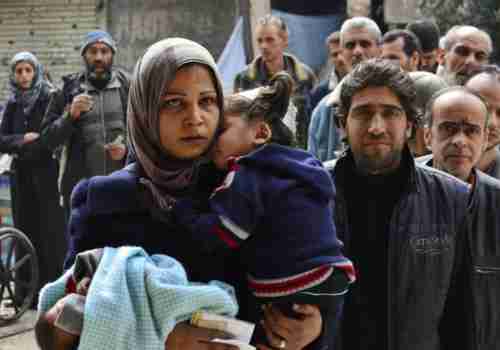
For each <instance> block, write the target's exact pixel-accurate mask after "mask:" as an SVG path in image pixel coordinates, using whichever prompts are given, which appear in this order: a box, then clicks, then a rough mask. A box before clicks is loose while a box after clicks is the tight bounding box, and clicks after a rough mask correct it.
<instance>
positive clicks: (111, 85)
mask: <svg viewBox="0 0 500 350" xmlns="http://www.w3.org/2000/svg"><path fill="white" fill-rule="evenodd" d="M79 80H80V83H81V86H82V88H84V89H86V90H87V91H97V89H96V88H95V87H94V86H93V85H92V84H90V83H89V82H88V81H86V80H85V74H82V75H80V77H79ZM120 87H121V84H120V80H119V79H118V77H117V76H116V72H115V71H114V70H113V71H111V79H110V80H109V82H108V84H107V85H106V87H105V88H104V89H103V90H107V89H119V88H120Z"/></svg>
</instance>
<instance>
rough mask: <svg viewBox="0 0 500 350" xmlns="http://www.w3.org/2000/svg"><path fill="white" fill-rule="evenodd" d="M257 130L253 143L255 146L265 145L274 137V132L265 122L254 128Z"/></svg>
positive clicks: (257, 123)
mask: <svg viewBox="0 0 500 350" xmlns="http://www.w3.org/2000/svg"><path fill="white" fill-rule="evenodd" d="M253 127H254V128H255V134H254V140H253V143H254V145H255V146H260V145H264V144H266V143H268V142H269V140H271V137H272V136H273V132H272V130H271V127H270V126H269V124H267V123H266V122H264V121H259V122H256V124H255V125H254V126H253Z"/></svg>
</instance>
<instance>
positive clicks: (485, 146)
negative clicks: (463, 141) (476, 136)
mask: <svg viewBox="0 0 500 350" xmlns="http://www.w3.org/2000/svg"><path fill="white" fill-rule="evenodd" d="M489 136H490V132H489V128H488V127H486V130H484V141H483V147H481V152H484V151H486V148H487V147H488V138H489Z"/></svg>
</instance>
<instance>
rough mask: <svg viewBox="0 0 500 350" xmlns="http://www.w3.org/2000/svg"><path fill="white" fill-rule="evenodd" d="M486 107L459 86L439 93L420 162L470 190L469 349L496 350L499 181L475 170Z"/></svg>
mask: <svg viewBox="0 0 500 350" xmlns="http://www.w3.org/2000/svg"><path fill="white" fill-rule="evenodd" d="M488 118H489V114H488V106H487V104H486V102H485V101H484V100H483V99H482V97H480V95H478V94H476V93H475V92H472V91H471V90H468V89H466V88H464V87H460V86H455V87H451V88H447V89H444V90H441V91H440V92H438V93H437V94H436V95H434V96H433V98H432V99H431V101H430V102H429V104H428V108H427V113H426V119H427V122H428V124H429V125H428V127H429V129H430V130H429V131H430V132H429V137H430V145H431V148H432V155H431V156H425V157H422V159H420V161H422V162H424V163H425V164H427V165H430V166H433V167H435V168H437V169H440V170H443V171H445V172H447V173H450V174H452V175H454V176H456V177H458V178H460V179H462V180H463V181H466V182H467V183H468V184H469V185H470V197H469V201H468V206H469V208H468V209H469V213H470V225H471V228H470V230H469V237H468V245H469V247H470V256H471V259H472V264H471V268H470V273H469V278H470V281H471V285H472V300H473V305H474V310H473V313H472V315H473V322H474V324H473V326H472V327H471V329H472V330H473V331H474V334H473V335H474V336H473V341H474V347H473V348H474V349H499V348H500V301H499V298H498V295H500V216H498V213H499V212H500V181H498V180H497V179H494V178H492V177H490V176H489V175H486V174H484V173H483V172H481V171H480V170H478V169H477V168H476V167H477V164H478V162H479V160H480V159H481V157H482V154H483V150H484V149H485V148H486V147H487V144H488V143H487V126H488Z"/></svg>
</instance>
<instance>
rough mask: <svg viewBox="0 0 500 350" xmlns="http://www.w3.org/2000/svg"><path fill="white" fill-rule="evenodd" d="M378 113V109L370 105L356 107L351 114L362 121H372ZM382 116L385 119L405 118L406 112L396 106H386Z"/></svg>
mask: <svg viewBox="0 0 500 350" xmlns="http://www.w3.org/2000/svg"><path fill="white" fill-rule="evenodd" d="M375 115H376V110H375V109H374V108H372V107H370V106H362V107H357V108H354V109H353V110H352V111H351V112H350V113H349V116H350V117H351V118H352V119H354V120H357V121H359V122H362V123H366V124H369V123H371V121H372V119H373V117H374V116H375ZM380 116H381V117H382V119H383V120H385V121H395V120H399V119H401V118H403V117H404V116H405V112H404V111H403V110H402V109H401V108H399V107H396V106H384V107H382V109H381V111H380Z"/></svg>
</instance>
